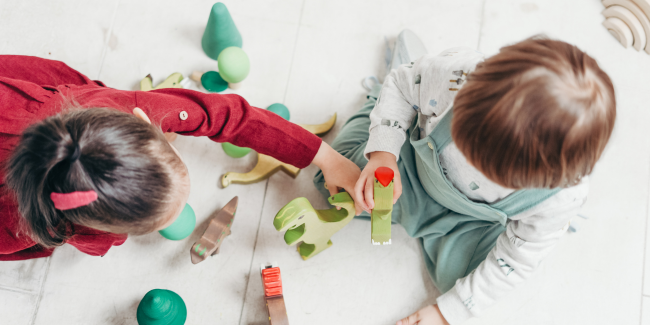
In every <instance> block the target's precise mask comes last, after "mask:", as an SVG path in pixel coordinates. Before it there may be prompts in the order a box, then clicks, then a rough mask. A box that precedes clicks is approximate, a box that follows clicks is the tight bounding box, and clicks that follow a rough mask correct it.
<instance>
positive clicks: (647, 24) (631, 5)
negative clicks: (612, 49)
mask: <svg viewBox="0 0 650 325" xmlns="http://www.w3.org/2000/svg"><path fill="white" fill-rule="evenodd" d="M639 3H645V5H646V6H647V9H648V10H649V11H648V12H650V6H648V2H647V0H636V1H632V0H603V5H604V6H605V7H611V6H621V7H623V8H625V9H627V10H629V11H630V12H631V13H632V14H633V15H634V16H635V17H636V18H637V19H638V20H639V23H641V26H642V27H643V31H644V32H645V36H646V43H645V47H644V49H645V51H646V53H650V40H648V39H647V38H648V37H650V19H648V17H649V16H648V13H646V12H644V10H643V9H642V8H641V7H640V6H639ZM612 18H614V17H612ZM607 20H609V19H607ZM607 20H606V21H605V22H607ZM605 22H603V25H604V26H605V27H607V29H608V30H609V31H610V32H611V33H612V34H613V35H614V32H613V30H614V29H615V28H618V29H619V30H620V29H622V28H623V26H620V23H623V21H620V22H609V23H607V24H606V23H605ZM612 24H616V25H617V26H610V25H612ZM610 27H614V28H610ZM625 27H627V25H626V26H625ZM629 28H630V27H627V29H628V30H629ZM631 33H632V31H631V30H630V31H629V34H631ZM626 34H627V33H626ZM619 36H620V38H619V37H617V39H618V40H619V41H620V42H621V44H623V46H624V47H627V46H625V43H624V41H625V42H626V43H627V40H626V38H627V36H628V35H620V33H619ZM615 37H616V35H615Z"/></svg>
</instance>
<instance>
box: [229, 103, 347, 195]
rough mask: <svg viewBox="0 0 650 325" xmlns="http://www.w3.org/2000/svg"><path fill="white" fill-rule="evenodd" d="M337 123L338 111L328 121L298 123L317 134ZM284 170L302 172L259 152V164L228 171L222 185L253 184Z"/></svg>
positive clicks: (293, 175)
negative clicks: (241, 169) (239, 170)
mask: <svg viewBox="0 0 650 325" xmlns="http://www.w3.org/2000/svg"><path fill="white" fill-rule="evenodd" d="M335 123H336V113H334V115H333V116H332V118H330V119H329V120H328V121H327V122H325V123H323V124H317V125H311V124H298V125H300V126H301V127H303V128H304V129H305V130H307V131H309V132H311V133H313V134H316V135H323V134H325V133H327V132H329V130H331V129H332V127H334V124H335ZM279 170H282V171H284V172H285V173H287V174H288V175H289V176H291V177H293V178H296V176H298V173H299V172H300V168H297V167H294V166H292V165H290V164H285V163H283V162H281V161H279V160H277V159H275V158H273V157H270V156H267V155H263V154H260V153H258V154H257V164H256V165H255V167H253V169H252V170H251V171H249V172H247V173H235V172H228V173H225V174H224V175H223V176H221V186H222V187H224V188H226V187H228V185H230V184H233V183H235V184H253V183H257V182H260V181H262V180H265V179H267V178H269V177H271V175H273V174H274V173H276V172H277V171H279Z"/></svg>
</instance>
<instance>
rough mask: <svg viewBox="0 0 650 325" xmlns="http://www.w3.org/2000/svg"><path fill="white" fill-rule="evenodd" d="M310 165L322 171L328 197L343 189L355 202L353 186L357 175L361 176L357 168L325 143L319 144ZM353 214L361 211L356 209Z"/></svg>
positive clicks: (357, 177)
mask: <svg viewBox="0 0 650 325" xmlns="http://www.w3.org/2000/svg"><path fill="white" fill-rule="evenodd" d="M312 163H313V164H314V165H316V166H318V167H319V168H320V169H321V170H322V171H323V177H324V178H325V183H326V184H327V189H328V190H329V191H330V195H334V194H336V193H338V192H339V189H341V188H344V189H345V190H346V191H347V192H348V193H349V194H350V196H351V197H352V199H353V200H354V202H357V196H356V195H355V193H354V184H355V183H356V181H357V179H359V174H361V169H359V166H357V165H356V164H355V163H353V162H352V161H350V160H349V159H347V158H345V157H343V156H342V155H341V154H340V153H338V152H336V150H334V149H332V147H330V146H329V145H328V144H327V143H326V142H325V141H323V142H321V145H320V148H319V149H318V152H317V153H316V156H315V157H314V160H313V161H312ZM355 205H356V204H355ZM355 213H356V215H359V214H361V209H360V208H358V207H357V208H356V211H355Z"/></svg>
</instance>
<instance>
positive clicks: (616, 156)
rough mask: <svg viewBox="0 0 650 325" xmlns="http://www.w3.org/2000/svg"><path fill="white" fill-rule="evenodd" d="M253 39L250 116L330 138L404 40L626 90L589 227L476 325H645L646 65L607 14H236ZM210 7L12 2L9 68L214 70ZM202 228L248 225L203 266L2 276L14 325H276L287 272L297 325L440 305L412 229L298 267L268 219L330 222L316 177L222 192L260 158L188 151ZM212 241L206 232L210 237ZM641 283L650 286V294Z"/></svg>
mask: <svg viewBox="0 0 650 325" xmlns="http://www.w3.org/2000/svg"><path fill="white" fill-rule="evenodd" d="M224 2H225V3H226V5H227V6H228V8H229V10H230V12H231V13H232V15H233V17H234V20H235V22H236V24H237V26H238V28H239V30H240V31H241V33H242V35H243V39H244V46H243V47H244V50H245V51H246V52H247V53H248V55H249V57H250V60H251V73H250V75H249V77H248V79H247V80H246V81H245V85H244V87H243V88H241V90H239V91H238V92H237V93H239V94H241V95H242V96H244V97H245V98H246V99H247V100H248V101H249V102H250V103H251V104H252V105H254V106H258V107H266V106H268V105H269V104H272V103H275V102H282V103H285V104H286V105H287V106H288V107H289V109H290V110H291V115H292V121H294V122H301V123H320V122H323V121H325V120H326V119H327V118H328V117H330V116H331V115H332V114H333V113H335V112H336V113H338V114H339V121H338V122H337V125H336V127H335V130H334V132H332V133H331V134H329V135H328V136H326V137H325V139H326V141H330V142H331V140H332V139H333V138H334V136H335V134H336V130H338V129H339V128H340V127H341V126H342V125H343V123H344V122H345V120H346V119H347V118H348V117H349V116H350V115H352V114H353V113H354V112H355V111H356V110H357V109H358V108H359V106H360V104H361V103H362V102H363V101H364V99H365V98H364V90H363V88H362V87H361V85H360V80H361V79H362V78H363V77H365V76H368V75H373V74H374V75H380V74H382V73H383V67H382V64H383V62H384V37H388V38H389V40H390V39H392V38H394V37H395V36H396V35H397V33H399V31H400V30H402V29H404V28H410V29H412V30H413V31H415V32H416V33H417V34H418V35H419V36H420V37H421V38H422V39H423V40H424V41H425V44H426V46H427V47H428V49H429V51H430V52H432V53H437V52H440V51H442V50H444V49H445V48H448V47H452V46H460V45H464V46H470V47H473V48H476V49H478V50H479V51H481V52H484V53H486V54H488V55H490V54H494V53H496V52H497V51H498V49H499V47H501V46H503V45H505V44H508V43H512V42H515V41H518V40H521V39H523V38H526V37H528V36H531V35H533V34H536V33H546V34H548V35H549V36H551V37H554V38H559V39H562V40H565V41H567V42H571V43H575V44H576V45H578V46H579V47H580V48H581V49H583V50H585V51H587V52H588V53H589V54H590V55H592V56H593V57H595V58H596V59H597V60H598V62H599V63H600V64H601V66H602V67H603V69H604V70H605V71H606V72H607V73H608V74H609V75H610V77H611V78H612V79H613V81H614V85H615V87H616V91H617V100H618V119H617V123H616V128H615V132H614V136H613V138H612V140H611V141H610V145H609V147H608V149H607V151H606V153H605V154H604V156H603V158H602V159H601V162H600V163H599V165H598V167H597V170H596V171H595V173H594V175H593V177H592V188H591V193H590V198H589V200H588V202H587V204H586V206H585V208H584V211H583V212H584V214H586V215H588V216H589V217H590V219H589V220H580V221H581V225H582V227H581V230H580V231H579V232H578V233H575V234H569V235H567V236H565V238H564V239H563V240H562V241H561V243H560V244H559V247H558V248H557V249H556V250H555V251H554V252H553V253H552V254H551V255H550V256H549V257H548V259H547V260H546V261H545V262H544V263H542V265H541V266H540V267H539V271H538V272H537V274H536V275H535V276H534V277H533V278H532V279H530V280H529V281H528V282H526V283H525V284H523V285H522V286H520V287H519V288H518V289H517V290H516V291H514V292H513V293H512V294H510V295H509V296H508V297H506V298H505V299H503V300H502V301H501V302H499V303H498V304H497V305H495V306H494V307H493V308H492V309H490V310H489V311H488V312H487V313H486V314H485V315H484V316H483V317H482V318H480V319H472V320H470V321H468V322H467V324H544V325H546V324H603V325H604V324H650V283H649V282H650V264H648V263H650V259H649V258H647V257H646V256H645V252H646V247H647V245H648V240H647V239H646V237H647V233H648V231H647V227H648V223H647V221H646V219H647V215H648V203H649V201H650V200H649V193H648V192H649V185H650V175H649V171H650V127H649V126H648V125H649V124H650V107H648V103H650V88H649V85H650V55H647V54H645V53H639V52H636V51H634V50H632V49H628V50H626V49H623V48H622V46H620V45H619V44H618V43H617V42H616V41H615V40H614V38H613V37H612V36H610V35H609V33H608V32H607V31H606V30H605V28H604V27H602V25H601V22H602V21H603V17H602V16H601V14H600V12H601V11H602V9H603V6H602V4H601V3H600V1H598V0H572V1H566V0H528V1H513V0H475V1H469V0H468V1H446V0H428V1H424V0H373V1H371V0H366V1H361V0H239V1H236V0H225V1H224ZM212 4H213V2H212V1H205V0H201V1H198V0H196V1H182V2H181V1H171V0H157V1H154V0H147V1H135V0H133V1H126V0H121V1H120V0H107V1H86V0H56V1H47V2H46V1H40V2H36V1H12V0H0V35H2V37H0V54H24V55H35V56H40V57H44V58H51V59H56V60H61V61H64V62H66V63H67V64H69V65H70V66H72V67H73V68H75V69H77V70H79V71H81V72H83V73H85V74H87V75H88V76H89V77H91V78H92V79H99V80H102V81H104V82H105V83H106V84H107V85H108V86H110V87H114V88H118V89H137V85H138V82H139V80H140V79H142V78H143V77H144V76H145V75H147V74H148V73H151V74H152V76H153V77H154V83H155V82H157V81H161V80H162V79H164V78H165V77H166V76H168V75H169V74H171V73H173V72H181V73H183V74H184V75H186V76H187V75H189V74H190V73H191V72H192V71H193V70H216V64H215V62H214V61H212V60H211V59H209V58H208V57H207V56H206V55H205V54H204V53H203V51H202V50H201V45H200V40H201V36H202V33H203V29H204V28H205V24H206V22H207V18H208V13H209V11H210V7H211V6H212ZM175 144H176V146H177V147H178V148H179V150H180V151H181V153H182V154H183V156H184V158H185V161H186V162H187V163H188V165H189V169H190V177H191V180H192V193H191V195H190V199H189V203H190V204H191V205H192V207H194V209H195V211H196V213H197V217H198V219H199V220H198V222H199V224H200V225H201V224H204V221H205V220H206V218H207V215H208V214H209V213H210V212H211V211H213V210H214V209H216V208H221V207H222V206H223V205H224V204H225V203H226V202H228V201H229V200H230V199H231V198H232V197H233V196H235V195H238V196H239V197H240V208H239V211H238V214H237V217H238V218H237V222H236V223H235V224H234V227H233V234H232V236H230V237H229V238H228V240H226V242H225V243H224V245H223V246H222V249H221V253H220V255H218V256H217V257H216V258H211V259H209V260H208V261H206V262H203V263H201V264H199V265H192V264H191V263H190V258H189V254H188V251H189V248H190V247H191V245H192V243H193V242H194V241H195V240H196V239H197V237H198V236H199V235H200V233H198V232H195V233H194V234H193V235H192V236H190V237H189V238H188V239H186V240H183V241H180V242H171V241H168V240H165V239H163V238H162V237H161V236H159V235H158V234H156V233H154V234H150V235H146V236H141V237H131V238H130V239H129V240H128V241H127V243H126V244H124V245H123V246H121V247H115V248H113V249H111V251H110V252H109V253H108V254H107V255H106V256H105V257H103V258H99V257H91V256H87V255H84V254H82V253H80V252H78V251H77V250H76V249H74V248H73V247H70V246H64V247H61V248H58V249H57V250H56V251H55V253H54V255H53V256H52V257H50V258H46V259H37V260H29V261H22V262H2V263H0V323H2V324H19V325H28V324H136V320H135V309H136V307H137V304H138V302H139V300H140V299H141V298H142V296H143V295H144V294H145V293H146V292H147V291H149V290H151V289H154V288H164V289H170V290H173V291H175V292H177V293H178V294H180V295H181V296H182V297H183V299H184V300H185V302H186V304H187V306H188V310H189V315H188V320H187V324H242V325H262V324H267V321H266V315H265V310H264V302H263V299H262V289H261V280H260V276H259V265H260V263H263V262H266V261H276V262H278V263H279V265H280V266H281V270H282V277H283V282H284V290H285V297H286V303H287V309H288V312H289V318H290V320H291V324H294V325H296V324H299V325H304V324H309V325H318V324H394V323H395V321H397V320H398V319H399V318H401V317H404V316H407V315H408V314H410V313H411V312H414V311H416V310H417V309H419V308H421V307H422V306H425V305H427V304H430V303H433V302H434V301H435V298H436V297H437V296H438V295H439V293H438V291H437V290H436V289H435V287H434V286H433V285H432V284H431V281H430V280H429V278H428V275H427V274H426V271H425V268H424V265H423V262H422V258H421V252H420V248H419V244H418V243H417V241H416V240H415V239H411V238H409V237H408V236H407V235H406V234H405V232H404V231H403V229H402V228H401V227H400V226H394V228H393V245H391V246H387V247H374V246H372V245H370V243H369V239H368V237H369V232H370V224H369V223H368V222H366V221H360V220H355V221H353V222H352V223H351V224H350V225H349V226H347V227H346V228H345V229H343V230H342V231H341V232H339V233H338V234H336V235H335V236H334V237H333V240H332V241H333V242H334V245H333V246H332V247H331V248H330V249H328V250H327V251H325V252H324V253H322V254H321V255H320V256H317V257H316V258H314V259H312V260H309V261H307V262H305V261H302V259H300V258H299V256H298V254H297V253H296V251H295V249H294V248H293V247H288V246H286V245H285V244H284V242H283V240H282V234H281V233H278V232H276V231H275V229H274V228H273V226H272V218H273V216H274V215H275V213H276V212H277V211H278V210H279V209H280V208H281V207H282V206H283V205H284V204H286V203H287V202H288V201H290V200H291V199H293V198H295V197H298V196H306V197H307V198H309V199H310V200H311V201H312V202H314V205H316V206H318V207H324V206H325V201H324V200H323V199H322V198H320V196H319V194H318V193H317V191H316V189H315V188H314V187H313V185H312V183H311V179H312V177H313V175H314V174H315V172H316V168H314V167H308V168H306V169H305V170H303V171H302V172H301V174H300V175H299V176H298V178H297V179H295V180H294V179H292V178H290V177H288V176H286V175H284V174H282V173H278V174H276V175H275V176H273V177H271V178H270V179H269V180H268V181H265V182H261V183H257V184H254V185H246V186H242V185H232V186H230V187H228V188H226V189H220V188H218V186H217V184H218V180H219V177H220V176H221V175H222V174H223V173H225V172H226V171H246V170H248V169H250V168H251V167H252V166H253V165H254V164H255V158H254V157H253V155H250V156H247V157H245V158H242V159H232V158H230V157H228V156H226V155H225V154H224V153H223V151H222V149H221V147H220V145H219V144H217V143H213V142H211V141H210V140H208V139H206V138H179V139H178V140H177V141H176V143H175ZM199 229H201V228H199ZM644 278H646V281H644Z"/></svg>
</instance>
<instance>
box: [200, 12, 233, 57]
mask: <svg viewBox="0 0 650 325" xmlns="http://www.w3.org/2000/svg"><path fill="white" fill-rule="evenodd" d="M201 46H202V47H203V51H204V52H205V54H207V55H208V56H209V57H210V58H212V59H213V60H217V59H218V58H219V54H221V51H223V50H224V49H226V48H228V47H231V46H236V47H242V38H241V34H240V33H239V30H238V29H237V26H235V22H234V21H233V20H232V17H231V16H230V12H228V8H226V5H224V4H223V3H221V2H217V3H215V4H214V5H213V6H212V10H211V11H210V17H209V18H208V25H207V26H206V27H205V31H204V32H203V38H202V39H201Z"/></svg>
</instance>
